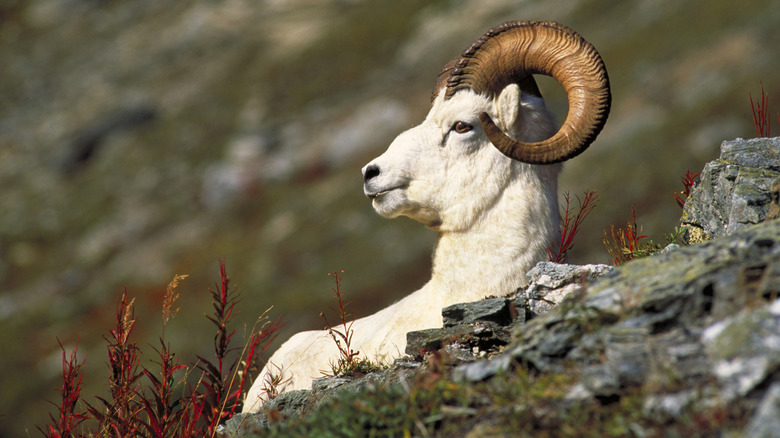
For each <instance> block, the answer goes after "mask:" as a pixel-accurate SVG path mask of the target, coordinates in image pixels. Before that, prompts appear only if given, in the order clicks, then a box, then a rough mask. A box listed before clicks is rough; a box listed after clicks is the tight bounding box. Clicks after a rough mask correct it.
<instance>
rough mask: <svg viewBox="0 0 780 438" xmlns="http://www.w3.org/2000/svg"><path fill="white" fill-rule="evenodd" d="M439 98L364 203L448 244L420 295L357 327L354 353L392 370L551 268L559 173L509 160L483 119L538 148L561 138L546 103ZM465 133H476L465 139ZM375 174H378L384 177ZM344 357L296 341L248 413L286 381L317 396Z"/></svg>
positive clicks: (516, 95) (256, 392)
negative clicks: (410, 351)
mask: <svg viewBox="0 0 780 438" xmlns="http://www.w3.org/2000/svg"><path fill="white" fill-rule="evenodd" d="M443 96H444V93H443V92H441V91H440V92H439V95H438V97H437V98H436V99H435V101H434V103H433V107H432V108H431V111H430V113H429V114H428V116H427V117H426V119H425V121H424V122H423V123H422V124H420V125H419V126H417V127H414V128H412V129H410V130H408V131H406V132H404V133H402V134H401V135H399V136H398V138H396V139H395V141H393V143H392V144H391V145H390V147H389V148H388V150H387V151H386V152H385V153H384V154H382V155H381V156H380V157H378V158H376V159H374V160H373V161H371V162H370V163H369V164H368V165H367V166H366V167H365V168H363V172H364V175H365V174H366V172H369V169H373V170H372V172H373V173H374V174H375V176H373V177H372V178H367V179H366V182H365V185H364V191H365V193H366V195H368V196H369V198H372V203H373V206H374V209H376V211H377V212H378V213H379V214H381V215H382V216H385V217H389V218H392V217H396V216H408V217H410V218H412V219H415V220H417V221H420V222H422V223H424V224H425V225H426V226H428V227H429V228H431V229H434V230H436V231H437V232H438V234H439V241H438V244H437V246H436V250H435V252H434V255H433V273H432V276H431V279H430V281H429V282H428V283H427V284H425V286H423V287H422V289H420V290H418V291H416V292H414V293H412V294H410V295H408V296H407V297H406V298H404V299H402V300H400V301H398V302H397V303H395V304H393V305H391V306H389V307H387V308H385V309H383V310H381V311H379V312H377V313H375V314H373V315H371V316H368V317H365V318H361V319H358V320H356V321H355V322H354V325H353V326H352V328H353V330H354V335H353V348H354V349H356V350H358V351H359V352H360V354H361V357H367V358H369V359H371V360H373V361H377V362H382V363H388V362H390V361H392V360H393V359H395V358H397V357H400V356H402V355H403V354H404V349H405V347H406V333H407V332H409V331H413V330H421V329H426V328H435V327H441V325H442V319H441V310H442V308H443V307H446V306H448V305H451V304H455V303H461V302H469V301H476V300H479V299H482V298H485V297H488V296H503V295H506V294H508V293H510V292H513V291H514V290H516V289H517V288H518V287H521V286H524V285H525V273H526V272H527V271H528V270H529V269H531V268H532V267H533V266H534V265H535V264H536V263H537V262H538V261H540V260H543V259H545V258H546V257H547V248H548V247H550V246H552V244H553V243H552V242H553V240H554V238H555V237H556V236H557V234H558V217H559V216H558V201H557V184H558V183H557V180H558V173H559V172H560V168H561V166H560V164H556V165H547V166H534V165H528V164H524V163H520V162H517V161H514V160H511V159H509V158H507V157H505V156H504V155H503V154H502V153H501V152H499V151H498V150H497V149H496V148H495V147H493V145H492V144H491V143H490V141H489V140H488V139H487V136H486V135H485V133H484V131H483V130H482V128H481V125H480V122H479V114H480V113H482V112H485V111H486V112H487V113H488V114H489V115H490V116H491V117H492V118H493V120H495V121H496V124H497V125H498V126H499V127H500V128H501V129H503V130H504V131H506V132H508V133H509V134H510V135H512V136H513V137H514V138H517V139H518V140H523V141H539V140H543V139H545V138H548V137H550V136H551V135H552V134H554V133H555V127H554V124H553V120H552V116H551V115H550V113H549V112H548V111H547V109H546V107H545V106H544V102H543V101H542V99H540V98H537V97H534V96H529V95H523V94H521V92H520V89H519V87H518V86H517V85H509V86H508V87H506V89H504V91H502V93H501V94H500V95H499V96H498V97H497V98H494V99H491V98H487V97H485V96H480V95H477V94H476V93H474V92H473V91H471V90H462V91H459V92H458V93H456V94H455V95H454V96H452V98H451V99H449V100H444V97H443ZM457 121H464V122H467V123H469V124H470V125H472V126H473V130H471V131H470V132H467V133H465V134H459V133H457V132H455V131H454V130H452V129H451V128H452V127H453V125H454V124H455V122H457ZM377 169H378V173H376V172H377ZM337 360H338V351H337V349H336V346H335V344H334V342H333V340H332V339H330V338H329V337H328V335H327V332H325V331H308V332H302V333H298V334H296V335H295V336H293V337H292V338H290V340H288V341H287V342H285V343H284V344H283V345H282V346H281V348H279V350H278V351H276V353H274V355H273V356H272V357H271V359H270V360H269V364H272V365H267V366H266V367H265V368H264V369H263V371H262V372H261V374H260V376H259V378H258V379H257V380H256V381H255V383H254V385H253V386H252V389H251V390H250V391H249V395H248V396H247V399H246V404H245V406H244V411H245V412H253V411H257V410H258V409H259V408H260V406H261V405H262V401H263V400H264V399H265V394H264V391H263V387H264V386H265V385H266V382H267V380H268V378H269V373H271V374H273V373H274V372H276V371H278V370H279V369H281V370H283V380H287V379H290V380H289V384H288V385H287V386H286V387H285V388H284V390H291V389H306V388H310V387H311V381H312V380H313V379H314V378H317V377H321V376H322V373H321V371H323V370H329V369H330V366H329V364H330V363H331V362H335V361H337Z"/></svg>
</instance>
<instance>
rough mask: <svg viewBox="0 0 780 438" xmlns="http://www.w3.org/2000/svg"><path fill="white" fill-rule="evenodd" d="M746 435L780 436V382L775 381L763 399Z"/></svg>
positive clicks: (755, 436)
mask: <svg viewBox="0 0 780 438" xmlns="http://www.w3.org/2000/svg"><path fill="white" fill-rule="evenodd" d="M745 436H749V437H753V438H774V437H778V436H780V382H775V383H773V384H772V386H770V387H769V390H768V391H767V392H766V394H764V397H763V398H762V399H761V404H759V405H758V409H756V412H755V414H754V415H753V417H752V418H751V419H750V422H749V423H748V426H747V428H746V433H745Z"/></svg>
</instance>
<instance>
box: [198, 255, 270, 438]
mask: <svg viewBox="0 0 780 438" xmlns="http://www.w3.org/2000/svg"><path fill="white" fill-rule="evenodd" d="M219 276H220V280H221V282H220V285H219V286H218V287H217V288H216V290H213V291H211V296H212V302H213V305H214V316H209V315H206V318H208V320H209V321H211V322H212V323H213V324H214V325H215V326H216V328H217V334H216V335H215V336H214V356H215V357H216V363H213V362H211V361H209V360H208V359H205V358H203V357H201V356H198V363H197V364H196V367H197V368H198V369H200V370H201V371H202V372H203V377H202V379H201V381H202V383H203V384H204V386H205V394H202V397H200V398H199V403H200V404H201V405H202V406H201V407H202V409H203V415H204V416H205V419H206V423H207V426H206V430H205V431H204V433H205V434H206V435H207V436H214V435H215V434H216V430H217V426H219V425H220V423H224V422H225V421H227V420H228V419H230V418H231V417H232V416H233V415H235V413H236V412H237V411H238V410H239V408H240V407H241V403H242V400H243V392H244V388H245V387H246V385H247V383H248V380H247V377H248V376H249V370H250V367H251V366H252V363H253V360H254V357H255V355H260V354H263V353H264V352H265V351H266V350H267V349H268V347H269V346H270V345H271V343H272V342H273V341H274V339H275V338H276V335H277V334H278V333H277V332H278V331H279V329H280V328H281V327H282V326H284V324H283V323H282V322H281V320H280V319H277V320H276V322H274V323H272V324H265V325H264V326H263V327H262V329H261V330H260V331H259V332H253V334H252V335H251V336H250V339H249V342H248V343H247V345H246V346H245V347H244V349H243V351H242V352H241V354H240V355H238V357H237V358H236V359H235V360H234V361H233V362H232V363H231V364H230V365H229V366H226V358H227V356H228V354H229V353H231V352H233V351H237V350H239V349H240V348H231V347H230V341H231V339H232V338H233V335H234V334H235V333H236V329H235V328H233V329H230V328H229V327H230V319H231V317H232V316H233V310H234V308H235V305H236V302H237V301H236V299H237V296H236V294H232V293H231V292H230V288H229V285H230V278H229V277H228V275H227V271H226V270H225V263H224V262H223V261H220V262H219ZM239 368H242V369H241V370H239ZM239 376H240V377H239Z"/></svg>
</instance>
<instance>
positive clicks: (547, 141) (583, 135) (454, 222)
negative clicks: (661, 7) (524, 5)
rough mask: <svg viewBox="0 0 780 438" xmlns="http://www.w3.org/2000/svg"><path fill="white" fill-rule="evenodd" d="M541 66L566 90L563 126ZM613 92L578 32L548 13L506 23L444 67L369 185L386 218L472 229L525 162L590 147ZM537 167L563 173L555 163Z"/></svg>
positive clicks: (374, 168) (369, 171)
mask: <svg viewBox="0 0 780 438" xmlns="http://www.w3.org/2000/svg"><path fill="white" fill-rule="evenodd" d="M533 74H544V75H548V76H552V77H553V78H554V79H555V80H556V81H558V83H560V84H561V85H562V87H563V88H564V90H565V91H566V93H567V96H568V101H569V113H568V116H567V118H566V120H565V122H564V123H563V125H562V126H561V128H560V129H559V130H558V131H557V132H556V131H555V128H554V124H553V121H552V116H551V115H550V114H549V112H548V111H547V109H546V107H545V106H544V101H543V100H542V97H541V93H540V92H539V89H538V87H537V86H536V83H535V81H534V79H533V76H532V75H533ZM610 100H611V96H610V89H609V79H608V77H607V72H606V68H605V67H604V63H603V61H602V59H601V57H600V56H599V54H598V52H597V51H596V49H595V48H593V46H592V45H591V44H590V43H588V42H587V41H585V40H584V39H583V38H582V37H581V36H579V35H578V34H577V33H575V32H574V31H572V30H571V29H569V28H567V27H565V26H562V25H560V24H557V23H554V22H550V21H514V22H508V23H504V24H502V25H499V26H496V27H494V28H492V29H490V30H489V31H487V32H486V33H485V34H484V35H483V36H482V37H481V38H480V39H478V40H476V41H475V42H474V43H472V44H471V45H470V46H469V48H467V49H466V50H465V51H464V52H463V54H462V55H461V56H460V57H458V58H456V59H454V60H453V61H451V62H450V63H449V64H447V65H446V66H445V67H444V69H443V70H442V72H441V73H440V74H439V78H438V80H437V84H436V88H435V90H434V97H433V104H432V108H431V110H430V112H429V113H428V116H427V117H426V119H425V120H424V121H423V123H421V124H420V125H418V126H416V127H414V128H412V129H410V130H408V131H406V132H404V133H402V134H401V135H399V136H398V137H397V138H396V139H395V140H394V141H393V142H392V144H391V145H390V147H389V148H388V150H387V151H386V152H385V153H384V154H382V155H381V156H380V157H378V158H376V159H375V160H373V161H372V162H370V163H369V164H368V165H366V167H364V168H363V176H364V181H365V183H364V192H365V194H366V196H368V197H369V199H371V200H372V203H373V206H374V208H375V209H376V211H377V212H378V213H379V214H381V215H383V216H386V217H395V216H399V215H405V216H409V217H410V218H412V219H415V220H418V221H420V222H423V223H425V224H426V225H428V226H430V227H432V228H437V229H445V230H458V229H465V228H468V227H469V226H470V224H471V223H473V222H474V221H475V220H476V219H477V218H478V216H479V215H480V214H481V212H482V211H483V210H484V208H485V207H486V206H488V205H490V204H492V203H494V202H495V200H496V199H497V197H499V196H500V195H501V192H502V189H503V187H505V186H506V185H507V184H508V182H509V181H510V180H511V179H512V178H513V175H516V174H517V173H518V169H517V167H518V166H519V165H525V166H526V167H527V165H550V164H555V163H560V162H562V161H565V160H568V159H570V158H572V157H574V156H576V155H578V154H580V153H582V151H584V150H585V149H586V148H587V147H588V146H589V145H590V144H591V143H592V142H593V140H594V139H595V138H596V136H597V135H598V133H599V132H600V131H601V129H602V127H603V126H604V123H605V122H606V119H607V116H608V114H609V107H610ZM491 144H492V146H491ZM507 157H509V158H507ZM537 167H549V168H550V169H551V170H550V172H554V173H555V175H554V176H557V169H558V167H557V166H537ZM554 176H553V177H554ZM475 192H476V193H479V196H472V195H471V193H475Z"/></svg>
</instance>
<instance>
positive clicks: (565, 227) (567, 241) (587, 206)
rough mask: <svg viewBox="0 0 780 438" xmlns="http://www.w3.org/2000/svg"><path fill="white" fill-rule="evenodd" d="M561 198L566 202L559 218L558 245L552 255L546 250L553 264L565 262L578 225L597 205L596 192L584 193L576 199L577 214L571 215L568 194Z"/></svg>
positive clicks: (577, 230)
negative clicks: (559, 234)
mask: <svg viewBox="0 0 780 438" xmlns="http://www.w3.org/2000/svg"><path fill="white" fill-rule="evenodd" d="M563 197H564V199H565V200H566V207H565V209H564V214H563V216H562V217H561V225H560V231H561V240H560V242H559V243H558V251H557V252H556V253H555V254H553V252H552V251H551V250H550V248H547V257H548V258H549V260H550V261H551V262H555V263H564V262H566V259H567V256H568V253H569V251H570V250H571V249H572V248H573V247H574V236H576V235H577V232H579V230H580V225H582V222H583V221H584V220H585V218H586V217H587V216H588V214H590V212H591V211H593V209H594V208H596V204H597V203H598V195H597V194H596V191H595V190H590V191H587V192H585V193H584V195H583V198H582V199H580V198H579V197H577V202H578V204H579V206H578V208H577V214H576V215H572V213H571V212H570V208H571V206H570V199H569V194H568V193H565V194H564V195H563Z"/></svg>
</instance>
